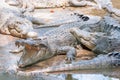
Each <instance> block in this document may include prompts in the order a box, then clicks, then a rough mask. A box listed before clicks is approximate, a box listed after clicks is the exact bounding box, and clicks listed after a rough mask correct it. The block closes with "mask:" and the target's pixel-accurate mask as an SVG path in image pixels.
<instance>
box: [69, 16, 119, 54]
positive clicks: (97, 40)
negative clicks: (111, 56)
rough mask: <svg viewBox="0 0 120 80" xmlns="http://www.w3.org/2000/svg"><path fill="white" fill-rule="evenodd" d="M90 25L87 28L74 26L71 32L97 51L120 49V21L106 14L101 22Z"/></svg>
mask: <svg viewBox="0 0 120 80" xmlns="http://www.w3.org/2000/svg"><path fill="white" fill-rule="evenodd" d="M88 26H89V28H87V29H86V30H85V29H84V30H83V29H82V30H81V29H78V28H72V29H71V30H70V32H71V34H72V35H73V36H74V37H75V38H76V39H77V40H78V41H79V42H80V43H81V44H83V45H85V46H86V47H87V48H89V49H90V50H92V51H94V52H95V53H109V52H111V51H119V46H120V40H119V37H120V35H119V33H120V24H119V21H117V20H116V19H114V18H112V17H110V16H105V17H104V18H103V20H102V21H100V22H99V25H96V26H95V25H94V26H92V27H90V25H88ZM84 27H85V26H84Z"/></svg>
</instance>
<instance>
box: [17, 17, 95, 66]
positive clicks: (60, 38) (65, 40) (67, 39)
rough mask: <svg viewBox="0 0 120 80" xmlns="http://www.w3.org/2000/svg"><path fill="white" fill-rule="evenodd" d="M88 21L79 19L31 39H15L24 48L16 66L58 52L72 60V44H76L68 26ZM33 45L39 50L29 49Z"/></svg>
mask: <svg viewBox="0 0 120 80" xmlns="http://www.w3.org/2000/svg"><path fill="white" fill-rule="evenodd" d="M90 23H91V21H89V20H88V21H82V19H81V21H80V22H73V23H70V24H65V25H61V26H60V27H58V28H56V29H53V30H50V31H48V32H46V33H44V34H43V37H40V38H36V39H33V40H32V39H28V40H19V41H17V43H18V45H19V44H20V45H23V46H24V47H25V48H24V51H25V52H23V56H22V57H21V59H20V61H19V63H18V66H19V67H26V66H28V65H32V64H34V63H36V62H38V61H42V60H45V59H48V58H51V57H53V56H55V55H58V54H60V53H66V54H67V60H68V61H71V60H74V58H75V54H76V51H75V48H74V45H76V39H75V38H74V37H73V36H72V35H71V34H70V32H69V30H70V28H73V27H80V26H81V25H84V24H90ZM96 23H97V22H96ZM91 24H93V23H91ZM25 44H27V46H25ZM41 44H42V45H41ZM33 45H36V48H37V47H39V48H40V50H38V51H37V50H34V51H31V49H34V47H33ZM43 45H44V46H46V47H45V48H44V49H41V48H42V47H43ZM37 49H38V48H37ZM45 51H46V52H45ZM43 54H46V55H43ZM33 56H34V57H33Z"/></svg>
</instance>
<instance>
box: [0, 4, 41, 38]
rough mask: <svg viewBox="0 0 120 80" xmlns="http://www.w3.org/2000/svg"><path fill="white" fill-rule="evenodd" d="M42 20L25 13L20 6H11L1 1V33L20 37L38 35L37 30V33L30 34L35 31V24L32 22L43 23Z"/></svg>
mask: <svg viewBox="0 0 120 80" xmlns="http://www.w3.org/2000/svg"><path fill="white" fill-rule="evenodd" d="M4 5H6V4H4ZM41 21H42V20H41ZM41 21H40V20H38V19H36V18H34V17H32V16H29V15H23V14H22V12H21V11H20V10H19V9H18V8H14V7H10V6H8V5H6V6H3V3H0V33H1V34H6V35H11V36H14V37H19V38H27V37H33V36H36V32H34V34H35V35H33V36H30V35H29V34H30V33H31V32H33V27H32V26H33V25H32V23H31V22H33V23H35V22H36V23H42V22H41Z"/></svg>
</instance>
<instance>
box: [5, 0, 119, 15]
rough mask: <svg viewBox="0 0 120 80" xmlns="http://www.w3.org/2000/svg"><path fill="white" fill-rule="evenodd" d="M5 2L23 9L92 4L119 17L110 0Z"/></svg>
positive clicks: (15, 0) (9, 0)
mask: <svg viewBox="0 0 120 80" xmlns="http://www.w3.org/2000/svg"><path fill="white" fill-rule="evenodd" d="M5 2H6V3H8V4H9V5H11V6H19V7H22V9H23V10H24V11H34V9H36V8H53V7H67V6H77V7H81V6H82V7H83V6H93V7H95V8H97V9H106V10H107V11H108V12H109V13H113V14H115V15H117V16H119V17H120V10H119V9H116V8H114V7H113V5H112V2H111V0H105V1H104V0H94V2H96V3H94V2H93V1H91V0H90V1H88V0H80V1H78V0H49V1H47V0H39V1H37V0H6V1H5ZM28 2H29V3H28Z"/></svg>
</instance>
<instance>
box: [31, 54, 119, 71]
mask: <svg viewBox="0 0 120 80" xmlns="http://www.w3.org/2000/svg"><path fill="white" fill-rule="evenodd" d="M116 67H120V53H119V52H111V53H109V54H107V55H99V56H98V57H96V58H94V59H92V60H83V61H78V62H74V63H71V64H64V65H63V64H62V65H59V66H53V67H49V68H47V69H42V70H38V71H34V72H33V73H37V72H48V73H49V72H61V71H75V70H102V69H112V68H116Z"/></svg>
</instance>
